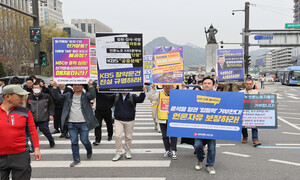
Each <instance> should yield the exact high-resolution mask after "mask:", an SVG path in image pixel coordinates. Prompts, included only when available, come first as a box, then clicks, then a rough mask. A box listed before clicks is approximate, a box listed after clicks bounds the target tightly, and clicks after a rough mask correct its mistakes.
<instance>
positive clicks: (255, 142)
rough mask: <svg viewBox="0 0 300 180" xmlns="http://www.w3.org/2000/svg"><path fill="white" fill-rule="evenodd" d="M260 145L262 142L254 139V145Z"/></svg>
mask: <svg viewBox="0 0 300 180" xmlns="http://www.w3.org/2000/svg"><path fill="white" fill-rule="evenodd" d="M259 145H261V142H259V141H258V140H254V141H253V146H254V147H256V146H259Z"/></svg>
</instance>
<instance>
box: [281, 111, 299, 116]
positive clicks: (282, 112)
mask: <svg viewBox="0 0 300 180" xmlns="http://www.w3.org/2000/svg"><path fill="white" fill-rule="evenodd" d="M278 113H279V114H296V115H299V116H300V113H291V112H284V111H279V112H278Z"/></svg>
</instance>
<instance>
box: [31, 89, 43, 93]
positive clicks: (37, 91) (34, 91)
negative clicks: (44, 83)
mask: <svg viewBox="0 0 300 180" xmlns="http://www.w3.org/2000/svg"><path fill="white" fill-rule="evenodd" d="M32 91H33V93H34V94H40V93H41V90H40V89H32Z"/></svg>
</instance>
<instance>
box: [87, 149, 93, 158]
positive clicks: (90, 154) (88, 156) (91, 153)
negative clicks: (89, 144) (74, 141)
mask: <svg viewBox="0 0 300 180" xmlns="http://www.w3.org/2000/svg"><path fill="white" fill-rule="evenodd" d="M92 155H93V151H92V150H91V152H89V153H87V154H86V157H87V158H88V159H91V157H92Z"/></svg>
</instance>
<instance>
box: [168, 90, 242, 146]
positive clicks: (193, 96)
mask: <svg viewBox="0 0 300 180" xmlns="http://www.w3.org/2000/svg"><path fill="white" fill-rule="evenodd" d="M243 101H244V95H243V94H242V93H238V92H219V91H190V90H177V89H176V90H175V89H172V90H171V91H170V102H169V116H168V129H167V135H168V136H171V137H186V138H200V139H216V140H231V141H240V140H241V130H242V117H243V105H244V104H243Z"/></svg>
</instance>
